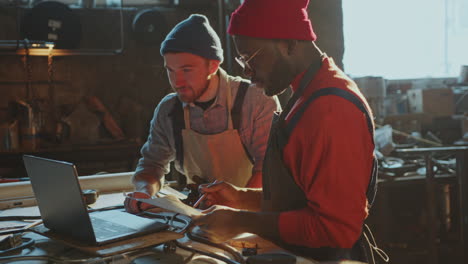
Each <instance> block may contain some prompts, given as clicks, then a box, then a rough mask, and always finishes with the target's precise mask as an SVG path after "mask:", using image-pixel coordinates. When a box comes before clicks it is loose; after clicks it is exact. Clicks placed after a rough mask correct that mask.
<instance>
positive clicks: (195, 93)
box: [174, 82, 209, 103]
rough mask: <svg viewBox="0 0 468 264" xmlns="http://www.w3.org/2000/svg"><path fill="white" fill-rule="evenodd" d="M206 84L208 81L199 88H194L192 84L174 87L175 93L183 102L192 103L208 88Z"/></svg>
mask: <svg viewBox="0 0 468 264" xmlns="http://www.w3.org/2000/svg"><path fill="white" fill-rule="evenodd" d="M208 85H209V82H207V83H206V84H205V85H204V86H203V87H202V88H200V89H194V88H193V87H192V86H186V87H181V88H175V89H174V90H175V92H176V93H177V96H178V97H179V99H180V101H182V102H184V103H193V102H195V101H196V100H198V98H200V97H201V96H202V95H203V94H204V93H205V92H206V90H208Z"/></svg>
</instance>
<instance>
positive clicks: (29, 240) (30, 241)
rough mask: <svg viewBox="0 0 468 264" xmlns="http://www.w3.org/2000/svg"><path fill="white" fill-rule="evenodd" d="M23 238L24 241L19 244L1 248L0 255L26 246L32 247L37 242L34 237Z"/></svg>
mask: <svg viewBox="0 0 468 264" xmlns="http://www.w3.org/2000/svg"><path fill="white" fill-rule="evenodd" d="M21 240H22V241H23V242H22V243H21V245H19V246H16V247H12V248H9V249H5V250H0V256H1V255H6V254H9V253H11V252H13V251H17V250H22V249H24V248H29V247H32V246H34V244H35V241H34V239H32V238H26V237H22V238H21ZM0 260H1V259H0Z"/></svg>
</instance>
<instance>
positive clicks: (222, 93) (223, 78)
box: [182, 67, 229, 110]
mask: <svg viewBox="0 0 468 264" xmlns="http://www.w3.org/2000/svg"><path fill="white" fill-rule="evenodd" d="M216 75H217V76H218V81H210V84H209V85H210V86H211V85H218V91H217V92H216V99H215V101H214V103H213V104H212V105H211V106H210V107H209V108H208V109H210V108H213V107H215V106H217V105H219V106H222V107H227V102H226V100H227V99H226V97H227V86H228V85H229V84H228V77H227V73H226V72H225V71H224V70H223V69H222V68H221V67H220V68H219V69H218V72H217V74H216ZM187 105H189V106H190V107H196V105H195V104H194V103H185V102H183V103H182V106H183V107H186V106H187ZM208 109H207V110H208Z"/></svg>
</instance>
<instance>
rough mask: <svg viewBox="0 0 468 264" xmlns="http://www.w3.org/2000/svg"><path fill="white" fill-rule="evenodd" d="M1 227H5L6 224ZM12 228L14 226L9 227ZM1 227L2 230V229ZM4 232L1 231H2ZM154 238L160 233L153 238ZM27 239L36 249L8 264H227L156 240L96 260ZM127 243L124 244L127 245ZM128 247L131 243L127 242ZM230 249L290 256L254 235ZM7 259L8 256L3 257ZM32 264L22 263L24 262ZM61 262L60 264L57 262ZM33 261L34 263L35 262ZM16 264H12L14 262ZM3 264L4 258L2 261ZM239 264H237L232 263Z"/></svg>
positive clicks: (26, 211)
mask: <svg viewBox="0 0 468 264" xmlns="http://www.w3.org/2000/svg"><path fill="white" fill-rule="evenodd" d="M123 200H124V196H123V195H122V193H112V194H104V195H101V196H100V197H99V199H98V201H97V202H96V203H95V204H93V205H92V208H93V209H98V208H103V207H108V206H116V205H122V203H123ZM13 215H21V216H38V215H39V210H38V208H37V207H34V206H33V207H23V208H10V209H7V210H3V211H0V217H5V216H13ZM0 224H3V225H5V223H4V222H0ZM10 224H13V223H10ZM0 227H2V226H0ZM0 230H1V229H0ZM163 232H165V231H163ZM153 235H154V236H155V237H156V236H157V235H158V233H156V234H153ZM24 237H25V238H27V239H33V240H34V241H35V245H34V247H31V248H26V249H23V250H22V251H21V253H19V252H18V253H16V254H19V255H16V256H17V258H16V257H15V259H12V260H9V261H7V263H25V264H29V263H37V264H43V263H44V264H45V263H50V262H48V261H50V260H52V262H53V263H55V262H57V261H58V262H63V263H66V262H70V263H134V264H146V263H174V264H177V263H198V264H202V263H225V262H223V261H220V260H217V259H215V258H212V257H209V256H203V255H201V254H194V253H193V252H191V251H188V250H185V249H183V248H181V247H175V246H174V243H172V244H171V243H168V244H165V243H158V242H157V239H156V240H154V241H155V244H153V245H152V246H150V247H147V248H144V249H139V250H134V251H131V252H119V253H117V254H113V255H107V256H95V255H94V254H91V253H90V252H88V251H86V250H83V248H74V247H70V246H69V245H68V244H67V243H63V242H61V241H57V240H53V239H50V238H47V237H44V236H42V235H39V234H36V233H32V232H28V233H26V234H25V235H24ZM145 237H146V238H145V240H148V241H151V240H152V238H151V235H146V236H145ZM174 241H177V242H176V243H178V244H180V245H183V246H184V247H189V248H195V249H198V250H201V251H205V252H211V253H216V254H219V255H220V256H223V257H225V258H228V259H231V260H232V259H233V257H232V256H231V255H230V254H228V253H227V252H225V251H223V250H220V249H218V248H215V247H212V246H209V245H205V244H202V243H199V242H195V241H193V240H191V239H189V238H188V236H187V235H181V236H180V238H179V237H177V238H176V239H174ZM125 243H126V242H125V241H124V242H122V244H123V245H125ZM127 243H131V242H128V241H127ZM226 244H227V245H228V246H230V247H231V248H233V249H235V250H236V251H237V252H238V253H239V254H241V251H242V248H241V247H245V245H256V246H257V247H258V249H257V251H258V253H259V254H262V253H287V252H286V251H285V250H283V249H281V248H279V247H277V246H276V245H274V244H273V243H271V242H269V241H266V240H263V239H261V238H259V237H257V236H255V235H252V234H242V235H241V236H239V237H238V238H236V239H234V240H232V241H229V242H227V243H226ZM0 257H5V256H0ZM296 257H297V262H296V263H298V264H300V263H303V264H310V263H318V262H316V261H313V260H308V259H305V258H302V257H299V256H296ZM22 259H23V260H27V259H29V261H26V262H22V261H21V260H22ZM58 259H60V260H58ZM32 260H34V261H32ZM3 261H5V260H3ZM12 261H13V262H12ZM0 263H4V262H2V258H0ZM233 263H236V262H233Z"/></svg>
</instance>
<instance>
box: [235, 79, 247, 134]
mask: <svg viewBox="0 0 468 264" xmlns="http://www.w3.org/2000/svg"><path fill="white" fill-rule="evenodd" d="M249 85H250V84H249V83H248V82H244V81H241V83H240V84H239V88H238V89H237V94H236V99H235V100H234V106H233V107H232V110H231V115H232V125H233V127H234V129H239V128H240V124H241V121H242V118H241V117H242V106H243V105H244V98H245V95H246V94H247V89H248V88H249Z"/></svg>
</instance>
